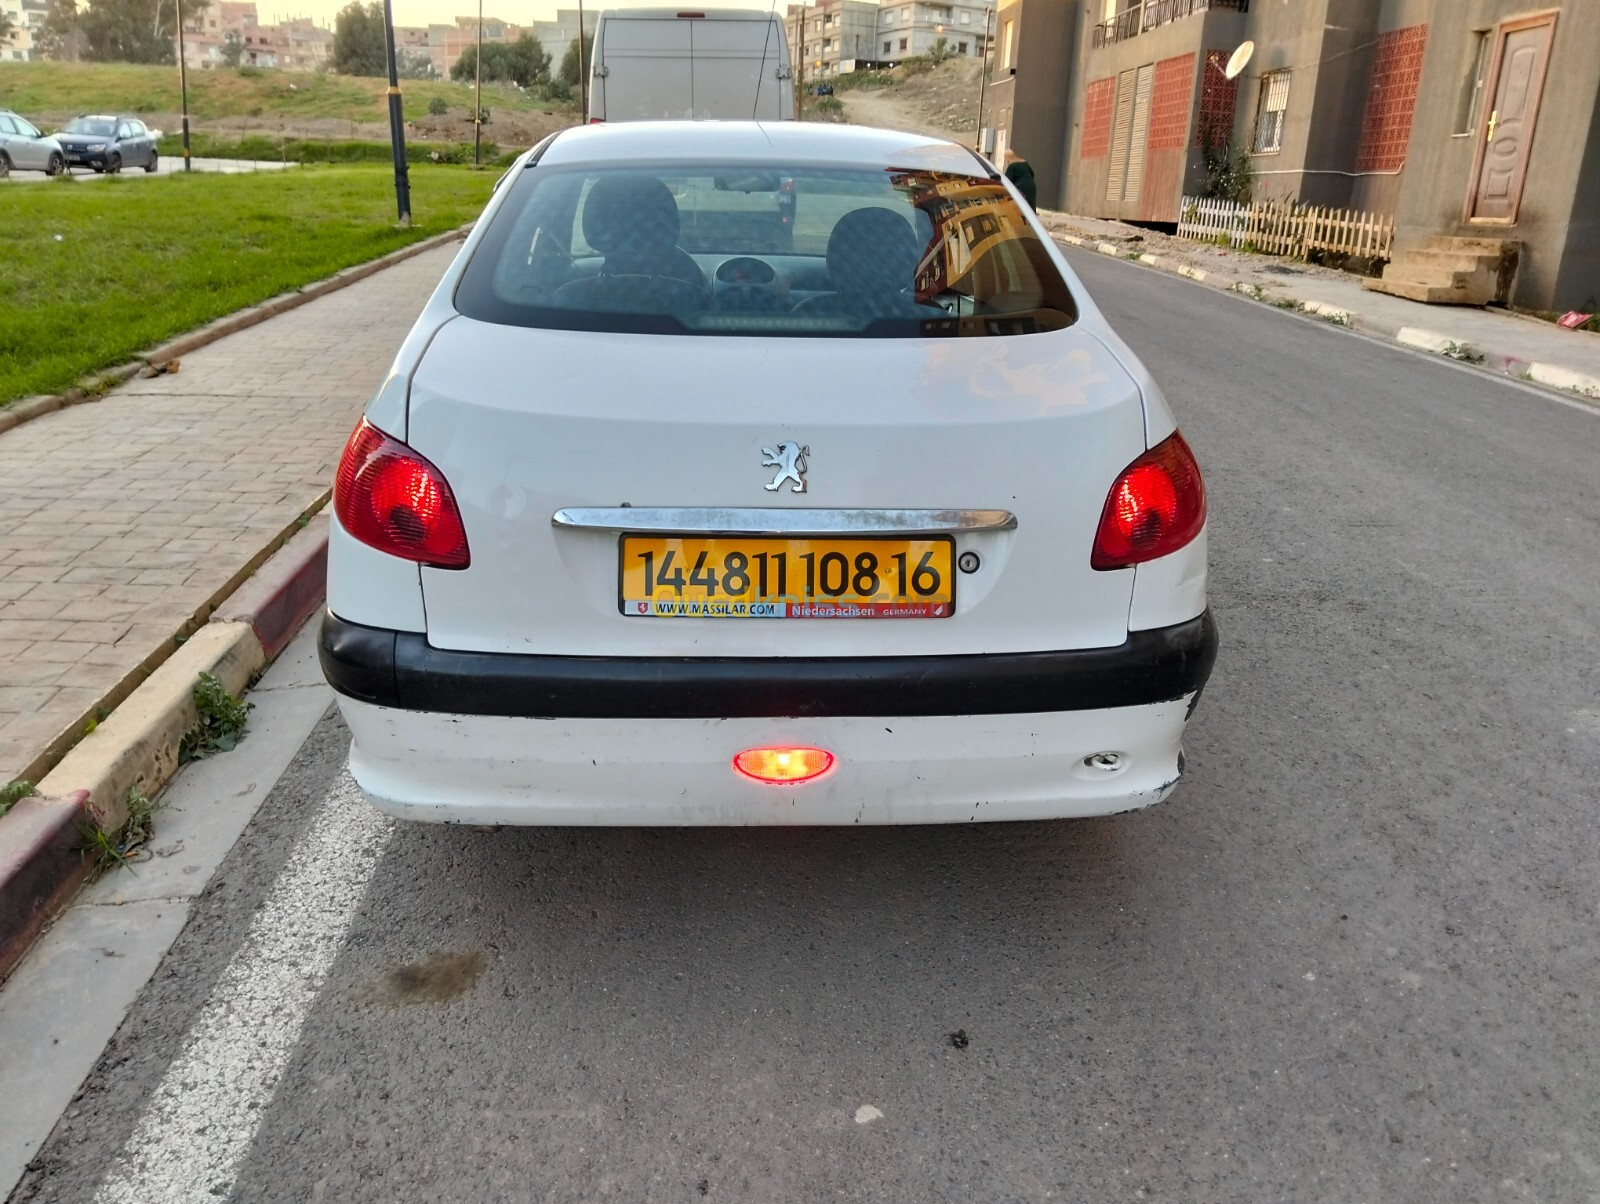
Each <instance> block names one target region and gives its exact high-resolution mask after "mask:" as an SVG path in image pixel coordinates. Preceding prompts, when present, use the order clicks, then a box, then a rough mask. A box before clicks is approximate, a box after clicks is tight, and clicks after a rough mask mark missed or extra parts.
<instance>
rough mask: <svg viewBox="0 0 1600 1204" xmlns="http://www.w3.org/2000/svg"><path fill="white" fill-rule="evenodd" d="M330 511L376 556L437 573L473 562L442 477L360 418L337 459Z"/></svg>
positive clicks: (446, 484) (458, 516)
mask: <svg viewBox="0 0 1600 1204" xmlns="http://www.w3.org/2000/svg"><path fill="white" fill-rule="evenodd" d="M333 512H334V513H335V514H337V515H338V516H339V523H340V525H341V526H343V527H344V529H345V530H346V531H348V532H350V534H351V535H353V536H355V537H356V538H357V539H359V540H360V541H361V542H362V543H364V544H366V545H367V546H368V547H373V548H377V549H378V551H380V552H387V553H389V555H391V556H399V557H402V558H404V559H406V560H415V561H416V562H417V563H418V564H426V565H431V566H432V567H433V568H436V569H464V568H466V567H467V565H469V564H470V563H472V558H471V556H470V555H468V552H467V532H466V528H465V527H463V526H462V525H461V511H460V510H459V509H457V507H456V499H455V495H454V494H452V493H451V492H450V484H449V482H447V481H446V480H445V479H444V474H443V473H441V472H440V471H439V470H438V469H437V468H435V467H434V466H433V465H432V464H430V463H428V461H427V460H426V459H424V458H423V457H422V456H419V455H418V454H417V453H416V452H414V451H412V450H411V449H410V448H409V447H407V446H406V445H405V444H404V443H401V442H400V440H398V439H394V438H391V437H390V436H388V435H386V434H384V433H383V432H382V431H380V430H379V429H378V428H377V427H375V426H373V425H372V424H371V423H370V422H368V421H367V420H366V419H365V418H363V419H362V420H361V423H360V425H359V426H357V427H356V429H355V433H354V434H353V435H351V436H350V442H348V443H346V444H345V445H344V455H343V456H341V457H340V459H339V475H338V476H337V477H336V478H335V480H334V486H333Z"/></svg>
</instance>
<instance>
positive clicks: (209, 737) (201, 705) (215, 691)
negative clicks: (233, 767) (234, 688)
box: [178, 673, 254, 765]
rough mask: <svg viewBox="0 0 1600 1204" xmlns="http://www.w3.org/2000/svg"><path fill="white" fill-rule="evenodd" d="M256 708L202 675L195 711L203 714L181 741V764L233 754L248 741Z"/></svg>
mask: <svg viewBox="0 0 1600 1204" xmlns="http://www.w3.org/2000/svg"><path fill="white" fill-rule="evenodd" d="M253 705H254V704H253V703H248V702H245V701H244V700H243V699H239V698H235V697H234V696H233V695H232V694H230V693H228V690H227V687H226V686H224V685H223V684H222V683H221V682H220V681H218V680H217V679H216V678H215V677H214V676H212V675H211V674H210V673H202V674H200V680H199V681H197V682H196V683H195V687H194V707H195V710H196V711H198V712H199V713H200V722H199V723H198V724H196V725H195V726H194V727H193V728H191V729H190V730H189V731H187V732H185V733H184V735H183V739H182V740H181V741H179V743H178V764H180V765H184V764H187V763H188V762H190V761H198V760H200V759H201V758H203V757H209V756H210V755H211V754H212V753H219V752H229V751H231V750H232V749H233V747H234V746H235V745H236V744H238V743H239V741H240V740H241V739H242V738H243V737H244V727H245V723H246V722H247V719H248V716H249V714H250V710H251V707H252V706H253Z"/></svg>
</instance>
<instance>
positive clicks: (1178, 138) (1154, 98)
mask: <svg viewBox="0 0 1600 1204" xmlns="http://www.w3.org/2000/svg"><path fill="white" fill-rule="evenodd" d="M1194 59H1195V56H1194V55H1193V54H1180V55H1178V56H1177V57H1176V58H1170V59H1162V60H1161V61H1160V62H1159V63H1157V64H1156V78H1155V85H1154V88H1153V89H1152V93H1151V98H1150V141H1149V144H1148V145H1149V148H1150V149H1151V150H1153V151H1157V150H1182V149H1183V148H1184V146H1186V145H1187V144H1188V141H1189V106H1190V103H1191V102H1192V101H1193V100H1194Z"/></svg>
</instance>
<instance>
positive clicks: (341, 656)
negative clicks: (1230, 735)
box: [321, 611, 1217, 751]
mask: <svg viewBox="0 0 1600 1204" xmlns="http://www.w3.org/2000/svg"><path fill="white" fill-rule="evenodd" d="M1216 654H1217V629H1216V625H1215V623H1214V622H1213V621H1212V619H1211V614H1210V612H1209V611H1207V612H1206V613H1205V614H1202V615H1200V616H1199V617H1197V618H1195V619H1191V620H1190V621H1188V622H1186V623H1179V624H1177V625H1176V626H1173V627H1163V628H1160V629H1157V630H1154V631H1137V632H1133V633H1131V634H1130V635H1129V637H1128V639H1127V641H1126V642H1125V643H1123V644H1121V645H1118V646H1117V647H1115V648H1091V649H1075V650H1072V651H1065V652H1026V653H995V654H992V655H986V656H885V657H859V658H842V657H839V658H834V657H829V658H810V657H766V658H744V657H696V658H685V657H679V658H673V657H658V658H617V657H580V656H520V655H506V654H500V653H482V652H450V651H445V650H441V649H438V648H433V647H431V646H429V644H428V641H427V637H426V636H424V635H420V634H417V633H414V632H396V631H387V630H383V629H380V628H375V627H365V626H362V625H360V624H356V623H350V622H347V621H345V620H343V619H340V618H338V617H337V616H335V615H333V614H331V613H330V614H327V615H326V616H325V617H324V618H323V623H322V640H321V658H322V669H323V673H324V674H325V675H326V676H327V679H328V682H329V684H331V685H332V686H333V688H334V689H335V690H337V691H338V692H339V693H340V694H341V695H343V696H344V697H346V698H348V699H351V700H354V701H358V702H363V703H367V704H370V705H373V706H377V707H382V708H386V709H391V710H397V711H414V712H424V713H430V714H447V715H478V716H493V717H499V718H512V719H740V718H781V717H816V718H822V717H854V716H883V715H892V716H901V717H909V716H935V715H937V716H961V715H1025V714H1042V713H1052V712H1063V711H1091V710H1107V709H1115V708H1124V707H1143V706H1151V705H1156V704H1161V703H1169V702H1172V701H1174V700H1177V699H1184V698H1189V697H1191V696H1194V695H1196V694H1198V693H1199V691H1200V689H1201V688H1202V687H1203V686H1204V685H1205V682H1206V679H1207V677H1209V676H1210V673H1211V666H1212V663H1213V662H1214V661H1215V660H1216ZM735 751H737V750H735Z"/></svg>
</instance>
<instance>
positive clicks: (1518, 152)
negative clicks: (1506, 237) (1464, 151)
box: [1467, 13, 1556, 224]
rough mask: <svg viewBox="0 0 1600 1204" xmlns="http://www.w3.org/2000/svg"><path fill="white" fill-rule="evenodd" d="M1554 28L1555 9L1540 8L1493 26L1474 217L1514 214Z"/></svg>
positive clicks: (1511, 217)
mask: <svg viewBox="0 0 1600 1204" xmlns="http://www.w3.org/2000/svg"><path fill="white" fill-rule="evenodd" d="M1555 28H1556V14H1555V13H1541V14H1539V15H1538V16H1534V17H1522V18H1519V19H1518V20H1515V21H1507V22H1505V23H1504V24H1502V25H1501V26H1500V28H1499V29H1497V30H1496V31H1495V39H1496V46H1495V55H1494V64H1493V66H1492V67H1491V68H1490V81H1491V82H1490V86H1489V88H1488V91H1487V93H1486V97H1485V102H1484V103H1485V104H1487V105H1488V107H1489V112H1488V116H1487V117H1486V119H1485V120H1484V121H1483V123H1482V124H1481V125H1480V126H1479V127H1478V128H1479V129H1481V130H1483V131H1484V138H1483V141H1482V142H1481V143H1479V144H1478V155H1477V161H1476V166H1475V168H1474V170H1473V179H1472V195H1471V197H1470V198H1469V199H1468V202H1467V217H1468V218H1469V219H1470V220H1472V221H1479V222H1500V223H1504V224H1509V223H1512V222H1515V221H1516V220H1517V207H1518V205H1519V204H1520V203H1521V201H1522V184H1523V180H1524V179H1525V178H1526V176H1527V172H1528V151H1529V149H1530V148H1531V147H1532V146H1533V126H1534V121H1535V119H1536V118H1537V117H1538V115H1539V97H1540V95H1541V93H1542V92H1543V91H1544V75H1545V68H1546V66H1547V65H1548V64H1549V61H1550V42H1551V39H1552V38H1553V36H1554V34H1555Z"/></svg>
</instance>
